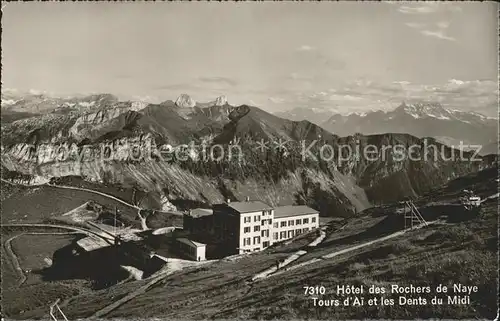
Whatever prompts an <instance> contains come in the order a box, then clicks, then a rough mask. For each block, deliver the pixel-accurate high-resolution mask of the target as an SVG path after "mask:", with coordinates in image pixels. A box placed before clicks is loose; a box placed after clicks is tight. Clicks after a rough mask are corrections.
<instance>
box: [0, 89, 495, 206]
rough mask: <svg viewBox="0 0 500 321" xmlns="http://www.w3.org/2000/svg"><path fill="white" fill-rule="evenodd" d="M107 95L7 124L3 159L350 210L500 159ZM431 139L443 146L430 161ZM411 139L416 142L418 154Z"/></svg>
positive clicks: (394, 137)
mask: <svg viewBox="0 0 500 321" xmlns="http://www.w3.org/2000/svg"><path fill="white" fill-rule="evenodd" d="M105 97H106V96H105ZM105 102H106V103H103V104H102V105H99V107H95V106H96V103H92V102H88V101H86V103H84V104H83V106H92V108H90V107H89V108H87V109H84V108H80V107H81V104H80V105H78V102H75V104H76V105H78V106H80V107H79V108H72V107H71V106H69V105H66V107H65V109H64V112H61V109H60V108H55V109H53V110H52V111H50V112H45V113H43V114H42V115H33V114H29V115H28V116H29V117H27V118H23V117H22V116H20V115H16V117H18V118H16V120H14V121H9V122H2V165H3V166H4V167H5V168H6V169H8V170H10V171H16V172H19V173H23V174H29V175H30V177H32V180H33V181H37V182H40V181H44V180H47V179H50V178H52V177H64V176H81V177H83V178H85V179H86V180H90V181H96V182H112V183H118V184H123V185H125V186H139V187H140V189H142V190H144V191H150V192H155V193H159V194H157V195H158V197H160V198H163V199H169V200H172V202H174V201H177V203H183V202H184V203H189V202H195V203H197V204H202V203H203V204H210V203H217V202H222V201H223V200H225V199H227V198H232V199H240V200H242V199H244V198H245V197H246V196H250V198H252V199H260V200H263V201H265V202H268V203H270V204H272V205H285V204H293V203H296V204H308V205H310V206H312V207H315V208H317V209H319V210H320V211H321V213H322V215H331V216H348V215H351V214H352V213H353V212H355V211H356V210H358V211H359V210H362V209H364V208H366V207H368V206H370V204H373V203H383V202H389V201H394V200H398V199H401V198H403V197H407V196H417V195H420V194H422V193H424V192H425V191H427V190H429V189H430V188H431V187H434V186H436V185H440V184H443V183H445V182H446V181H448V180H449V179H452V178H455V177H458V176H461V175H463V174H466V173H469V172H473V171H477V170H478V169H480V168H484V167H486V166H490V165H491V164H492V163H493V162H494V159H482V160H481V159H480V160H478V161H472V160H471V159H470V158H471V156H472V155H471V154H465V155H462V156H463V157H462V159H460V157H459V155H455V156H454V157H451V155H454V154H456V153H457V152H458V151H453V150H451V149H450V148H447V147H446V146H443V145H441V144H439V143H434V142H432V141H424V140H422V139H419V138H416V137H414V136H411V135H407V134H383V135H371V136H363V135H357V136H348V137H338V136H336V135H333V134H331V133H330V132H328V131H326V130H324V129H322V128H321V127H319V126H316V125H314V124H312V123H310V122H308V121H300V122H295V121H290V120H285V119H282V118H279V117H276V116H274V115H271V114H269V113H267V112H265V111H263V110H261V109H259V108H256V107H250V106H246V105H243V106H239V107H234V106H230V105H229V104H227V102H226V101H225V100H224V99H222V98H221V99H219V100H216V101H215V102H214V103H211V104H210V105H208V106H205V105H203V104H198V105H196V104H195V105H194V107H189V106H191V105H193V104H192V103H191V102H190V100H189V97H182V99H181V100H178V104H176V103H174V102H172V101H166V102H164V103H161V104H144V103H137V102H118V101H113V100H105ZM200 106H203V107H200ZM18 110H22V108H20V107H19V108H18ZM16 112H17V110H16ZM182 144H186V146H182ZM215 144H217V146H215ZM426 144H427V145H426ZM428 145H432V146H434V145H435V147H436V148H437V149H439V151H438V153H437V154H435V155H434V154H432V153H431V154H432V155H431V156H429V157H427V158H425V157H424V156H425V155H426V152H425V151H426V150H428V149H429V146H428ZM395 146H397V147H395ZM411 146H413V147H415V146H416V147H417V148H413V150H412V152H409V150H411V148H410V147H411ZM216 147H217V148H216ZM365 149H370V150H369V153H368V154H369V155H368V156H367V155H365V154H366V153H365V152H364V151H365ZM230 151H231V152H234V151H236V152H235V153H233V154H231V152H230ZM410 156H411V157H410Z"/></svg>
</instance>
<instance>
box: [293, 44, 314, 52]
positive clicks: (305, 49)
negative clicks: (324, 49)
mask: <svg viewBox="0 0 500 321" xmlns="http://www.w3.org/2000/svg"><path fill="white" fill-rule="evenodd" d="M297 50H298V51H313V50H315V48H314V47H311V46H309V45H302V46H300V47H298V48H297Z"/></svg>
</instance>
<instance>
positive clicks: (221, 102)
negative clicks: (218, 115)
mask: <svg viewBox="0 0 500 321" xmlns="http://www.w3.org/2000/svg"><path fill="white" fill-rule="evenodd" d="M225 104H227V97H226V96H225V95H222V96H219V97H217V98H216V99H215V102H214V105H215V106H224V105H225Z"/></svg>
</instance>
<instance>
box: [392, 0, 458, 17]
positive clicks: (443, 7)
mask: <svg viewBox="0 0 500 321" xmlns="http://www.w3.org/2000/svg"><path fill="white" fill-rule="evenodd" d="M398 11H399V12H401V13H404V14H411V15H427V14H433V13H438V12H445V11H449V12H461V11H462V8H461V7H459V6H457V5H456V4H452V3H449V2H446V3H439V2H430V1H429V2H424V3H422V4H411V5H408V4H404V5H401V6H400V7H399V8H398Z"/></svg>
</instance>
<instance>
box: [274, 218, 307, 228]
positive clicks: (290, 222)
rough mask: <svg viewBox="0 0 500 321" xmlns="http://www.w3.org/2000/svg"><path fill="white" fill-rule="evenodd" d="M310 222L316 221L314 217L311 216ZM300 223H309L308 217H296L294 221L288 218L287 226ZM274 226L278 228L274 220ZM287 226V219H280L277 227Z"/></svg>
mask: <svg viewBox="0 0 500 321" xmlns="http://www.w3.org/2000/svg"><path fill="white" fill-rule="evenodd" d="M311 223H316V218H315V217H313V218H311ZM300 224H309V219H308V218H304V219H300V218H299V219H296V220H295V221H294V220H289V221H288V226H294V225H300ZM273 226H274V228H278V222H274V225H273ZM286 226H287V221H282V222H280V225H279V227H286Z"/></svg>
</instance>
